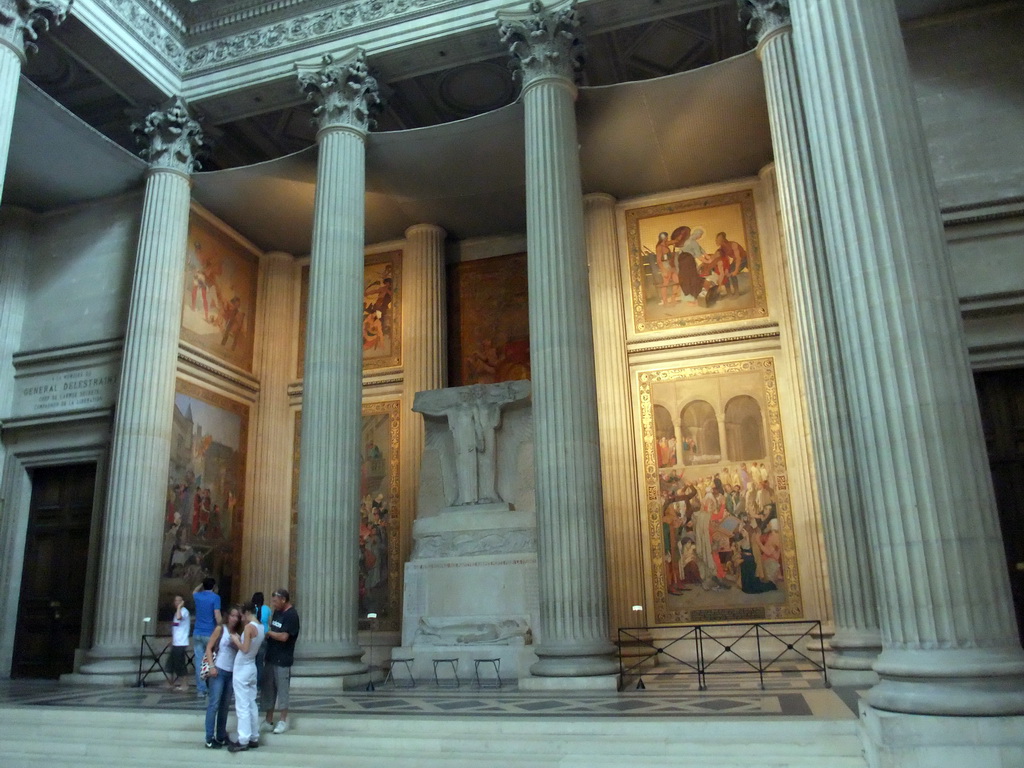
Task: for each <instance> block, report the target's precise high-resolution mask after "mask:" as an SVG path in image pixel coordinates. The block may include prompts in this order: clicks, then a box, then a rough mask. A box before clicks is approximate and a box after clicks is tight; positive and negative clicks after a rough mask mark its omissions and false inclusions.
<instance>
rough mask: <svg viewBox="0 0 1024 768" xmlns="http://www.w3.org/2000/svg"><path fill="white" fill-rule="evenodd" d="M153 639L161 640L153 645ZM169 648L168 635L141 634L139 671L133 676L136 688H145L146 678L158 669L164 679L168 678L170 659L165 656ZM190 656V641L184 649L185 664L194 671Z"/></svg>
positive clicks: (169, 640) (169, 676)
mask: <svg viewBox="0 0 1024 768" xmlns="http://www.w3.org/2000/svg"><path fill="white" fill-rule="evenodd" d="M154 640H156V641H162V642H157V643H156V645H155V646H154V644H153V642H152V641H154ZM158 649H159V650H158ZM170 650H171V638H170V636H169V635H143V636H142V640H141V641H140V642H139V673H138V675H137V676H136V678H135V687H136V688H145V687H146V678H147V677H149V676H150V675H151V674H152V673H153V672H155V671H156V670H158V669H159V670H160V674H162V675H163V676H164V680H170V678H171V673H170V669H169V668H168V666H167V664H168V663H169V661H170V659H169V658H165V657H169V656H170ZM192 656H193V653H192V644H191V642H190V643H189V646H188V649H187V650H186V651H185V664H186V668H187V669H190V670H192V671H195V664H194V662H193V658H192ZM146 664H149V666H148V667H146V669H145V670H143V667H144V666H145V665H146Z"/></svg>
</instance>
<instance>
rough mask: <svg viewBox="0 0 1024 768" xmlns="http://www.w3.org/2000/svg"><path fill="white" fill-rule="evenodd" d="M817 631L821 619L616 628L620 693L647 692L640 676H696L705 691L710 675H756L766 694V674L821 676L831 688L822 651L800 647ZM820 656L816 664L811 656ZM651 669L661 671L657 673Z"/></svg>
mask: <svg viewBox="0 0 1024 768" xmlns="http://www.w3.org/2000/svg"><path fill="white" fill-rule="evenodd" d="M815 633H816V634H818V635H819V636H820V634H821V622H820V621H785V620H782V621H759V622H734V623H721V624H685V625H678V626H668V627H624V628H620V629H619V690H620V691H621V690H623V689H624V688H625V687H626V686H627V685H631V684H632V681H633V680H635V681H636V685H635V687H636V688H637V689H644V688H646V685H645V684H644V680H643V676H644V674H647V675H648V676H652V675H659V676H669V675H679V674H684V675H685V674H695V675H696V676H697V688H698V690H701V691H706V690H707V688H708V676H709V675H716V674H721V675H742V674H756V675H757V676H758V679H759V681H760V684H761V689H762V690H764V679H765V675H767V674H786V673H804V672H820V673H821V675H822V678H823V679H824V683H825V687H826V688H829V687H831V683H830V682H829V680H828V670H827V669H826V667H825V649H824V647H821V648H820V650H818V651H812V650H806V649H805V648H803V647H801V646H803V645H805V642H804V641H806V640H808V639H809V638H810V637H812V636H813V635H814V634H815ZM818 655H820V657H821V658H820V661H819V660H818V659H817V658H815V657H816V656H818ZM654 667H657V668H659V669H660V670H662V671H659V672H655V671H653V668H654ZM673 667H674V668H673ZM627 681H629V682H627Z"/></svg>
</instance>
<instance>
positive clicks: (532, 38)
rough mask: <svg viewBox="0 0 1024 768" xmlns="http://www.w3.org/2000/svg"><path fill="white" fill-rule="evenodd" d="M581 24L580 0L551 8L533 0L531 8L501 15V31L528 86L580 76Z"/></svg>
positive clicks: (499, 27) (525, 84) (516, 68)
mask: <svg viewBox="0 0 1024 768" xmlns="http://www.w3.org/2000/svg"><path fill="white" fill-rule="evenodd" d="M581 24H582V19H581V18H580V15H579V14H578V13H577V12H576V0H569V1H568V2H561V3H558V4H556V5H555V6H554V7H552V8H550V9H547V8H545V7H544V5H543V3H541V2H540V0H533V2H531V3H530V9H529V10H528V11H525V12H521V13H501V14H499V15H498V33H499V34H500V35H501V41H502V42H503V43H505V44H507V45H508V46H509V53H510V55H511V56H512V63H511V65H512V66H513V68H514V69H515V71H516V74H517V75H518V76H519V77H521V78H522V80H523V87H524V88H525V87H526V86H527V85H529V84H530V83H532V82H534V81H535V80H539V79H541V78H545V77H562V78H567V79H569V80H572V81H574V82H576V81H577V80H578V79H579V76H580V74H581V73H582V71H583V61H584V46H583V41H582V39H581V38H580V35H579V29H580V26H581Z"/></svg>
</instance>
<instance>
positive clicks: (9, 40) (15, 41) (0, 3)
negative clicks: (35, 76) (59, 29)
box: [0, 0, 71, 58]
mask: <svg viewBox="0 0 1024 768" xmlns="http://www.w3.org/2000/svg"><path fill="white" fill-rule="evenodd" d="M70 8H71V0H0V44H3V43H6V44H7V45H8V46H10V47H11V48H13V49H14V50H15V51H17V52H18V54H19V55H21V56H22V58H24V55H25V52H26V51H27V52H32V51H34V50H35V49H36V44H35V41H36V40H38V39H39V33H40V32H47V31H49V29H50V25H51V24H52V25H55V26H56V25H57V24H60V23H61V22H62V21H64V19H65V18H66V17H67V15H68V10H69V9H70Z"/></svg>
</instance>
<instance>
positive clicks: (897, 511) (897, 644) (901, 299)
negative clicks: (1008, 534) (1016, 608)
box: [793, 0, 1024, 715]
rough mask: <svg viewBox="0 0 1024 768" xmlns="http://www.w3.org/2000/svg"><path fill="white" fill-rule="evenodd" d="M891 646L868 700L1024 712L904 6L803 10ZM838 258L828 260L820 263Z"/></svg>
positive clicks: (820, 169) (814, 144) (811, 113)
mask: <svg viewBox="0 0 1024 768" xmlns="http://www.w3.org/2000/svg"><path fill="white" fill-rule="evenodd" d="M793 28H794V42H795V46H796V52H797V63H798V65H799V70H800V81H801V86H802V87H803V90H804V94H805V95H806V99H805V101H804V105H805V109H806V111H807V123H808V138H809V142H810V146H811V155H812V160H813V164H814V177H815V180H816V182H817V189H818V198H819V209H820V211H821V215H822V221H823V224H824V234H825V245H826V252H825V253H826V254H827V261H828V265H829V277H830V281H831V288H832V295H833V303H834V307H835V311H836V319H837V321H838V325H839V330H840V348H841V353H842V362H843V368H844V370H845V372H846V385H847V387H848V388H849V391H850V396H849V402H850V405H851V406H852V410H853V423H854V444H855V446H856V452H857V456H858V461H857V469H858V481H859V482H860V483H861V484H862V486H863V487H864V488H871V489H872V492H871V494H870V498H868V499H866V501H867V502H868V503H867V504H865V509H864V511H865V515H866V517H867V519H868V533H869V543H870V545H871V552H872V566H873V571H874V575H875V583H876V585H877V591H878V595H879V600H878V605H879V617H880V623H881V629H882V642H883V651H882V653H881V655H880V656H879V658H878V660H877V661H876V662H875V664H874V669H875V671H876V672H877V673H878V675H879V677H880V678H881V681H880V683H879V684H878V685H877V686H875V687H874V688H872V689H871V691H870V692H869V693H868V697H867V700H868V702H869V703H870V704H871V705H872V706H874V707H876V708H878V709H883V710H893V711H897V712H908V713H916V714H933V715H943V714H957V715H998V714H1019V713H1024V653H1022V651H1021V648H1020V643H1019V641H1018V638H1017V629H1016V626H1015V622H1014V615H1013V610H1012V607H1011V606H1012V603H1011V600H1010V590H1009V584H1008V578H1007V573H1006V570H1005V563H1004V562H1003V548H1002V544H1001V540H1000V534H999V524H998V519H997V516H996V508H995V501H994V497H993V492H992V483H991V475H990V472H989V467H988V464H987V461H986V452H985V443H984V440H983V436H982V430H981V421H980V418H979V415H978V406H977V401H976V396H975V392H974V387H973V382H972V379H971V370H970V365H969V361H968V358H967V351H966V344H965V340H964V334H963V327H962V323H961V319H960V314H959V309H958V305H957V294H956V291H955V290H954V286H953V281H952V277H951V272H950V265H949V254H948V251H947V247H946V242H945V238H944V236H943V228H942V219H941V217H940V215H939V204H938V196H937V194H936V190H935V184H934V180H933V178H932V171H931V167H930V165H929V160H928V155H927V151H926V144H925V137H924V133H923V129H922V127H921V121H920V117H919V115H918V112H917V108H916V100H915V94H914V90H913V87H912V84H911V81H910V77H909V73H908V68H907V61H906V53H905V51H904V48H903V41H902V39H901V35H900V27H899V22H898V19H897V15H896V9H895V6H894V4H893V2H891V0H887V1H885V2H881V1H879V2H870V3H850V2H847V0H801V2H798V3H793ZM819 258H821V256H819Z"/></svg>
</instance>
